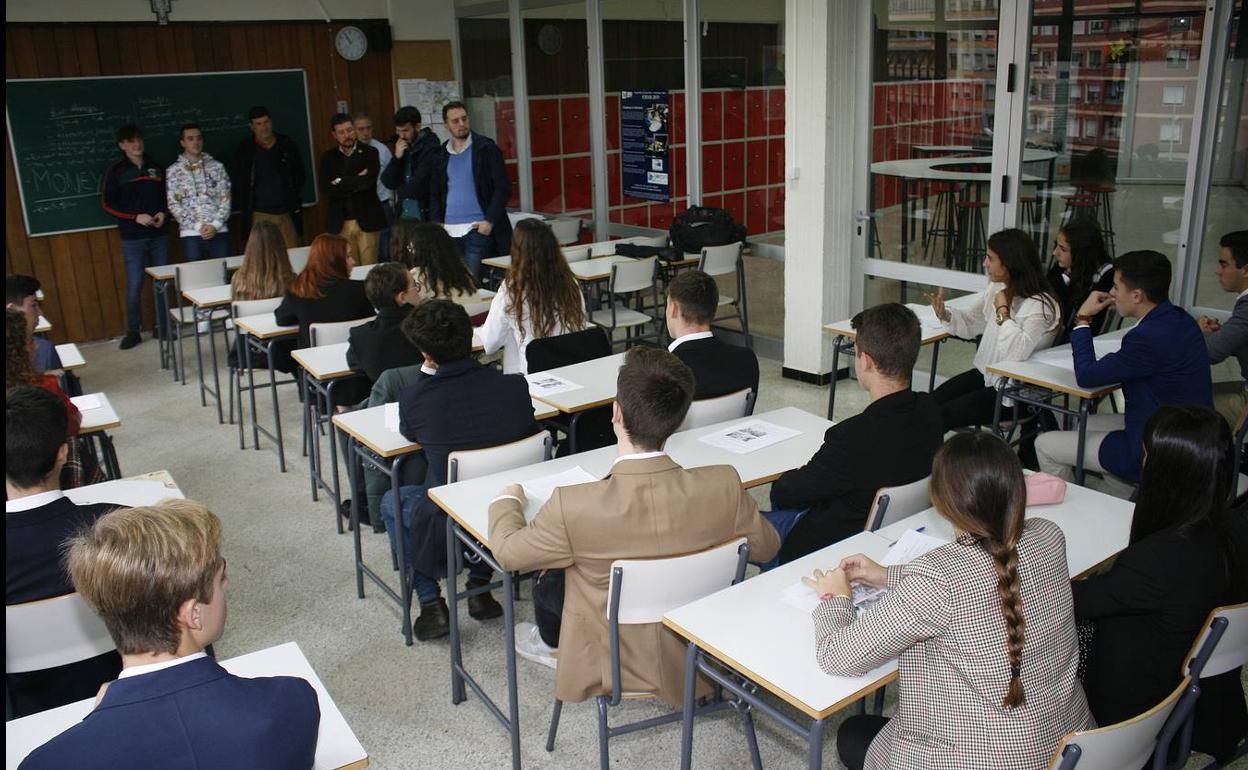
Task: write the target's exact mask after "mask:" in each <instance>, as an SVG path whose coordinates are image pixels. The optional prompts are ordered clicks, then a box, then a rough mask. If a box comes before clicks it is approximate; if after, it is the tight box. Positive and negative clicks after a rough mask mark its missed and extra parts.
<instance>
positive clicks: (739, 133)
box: [724, 91, 745, 139]
mask: <svg viewBox="0 0 1248 770" xmlns="http://www.w3.org/2000/svg"><path fill="white" fill-rule="evenodd" d="M724 138H725V139H744V138H745V92H744V91H725V92H724Z"/></svg>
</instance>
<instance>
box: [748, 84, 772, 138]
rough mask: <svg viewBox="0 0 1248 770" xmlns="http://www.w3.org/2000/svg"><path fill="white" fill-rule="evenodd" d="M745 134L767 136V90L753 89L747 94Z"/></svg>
mask: <svg viewBox="0 0 1248 770" xmlns="http://www.w3.org/2000/svg"><path fill="white" fill-rule="evenodd" d="M745 133H746V135H747V136H766V135H767V89H765V88H752V89H750V90H748V91H746V92H745Z"/></svg>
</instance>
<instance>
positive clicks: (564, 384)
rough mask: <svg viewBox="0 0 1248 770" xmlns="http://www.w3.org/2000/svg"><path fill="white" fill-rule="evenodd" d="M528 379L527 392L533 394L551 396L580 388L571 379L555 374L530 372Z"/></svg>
mask: <svg viewBox="0 0 1248 770" xmlns="http://www.w3.org/2000/svg"><path fill="white" fill-rule="evenodd" d="M527 379H528V381H529V393H530V394H531V395H534V396H553V395H555V394H556V393H567V392H568V391H569V390H576V389H577V388H580V387H581V386H580V385H577V384H576V383H575V382H572V381H571V380H565V379H564V378H562V377H560V376H558V375H556V374H530V375H528V377H527Z"/></svg>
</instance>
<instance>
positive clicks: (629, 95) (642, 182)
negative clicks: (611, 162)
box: [620, 89, 672, 202]
mask: <svg viewBox="0 0 1248 770" xmlns="http://www.w3.org/2000/svg"><path fill="white" fill-rule="evenodd" d="M670 118H671V102H670V101H669V99H668V94H667V90H666V89H654V90H648V91H622V92H621V93H620V145H621V150H622V153H621V155H622V157H621V170H622V172H623V174H622V177H623V179H622V181H623V183H624V194H625V195H631V196H632V197H634V198H641V199H643V200H648V201H664V202H667V201H669V200H671V198H672V186H671V168H670V167H669V165H668V164H669V163H670V162H671V161H670V160H669V159H668V145H669V142H670V139H671V134H670V133H668V126H669V123H670Z"/></svg>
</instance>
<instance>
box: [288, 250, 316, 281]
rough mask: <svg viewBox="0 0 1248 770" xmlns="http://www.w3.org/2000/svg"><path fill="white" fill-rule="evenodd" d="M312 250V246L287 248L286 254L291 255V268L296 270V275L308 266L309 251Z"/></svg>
mask: <svg viewBox="0 0 1248 770" xmlns="http://www.w3.org/2000/svg"><path fill="white" fill-rule="evenodd" d="M311 251H312V247H311V246H296V247H295V248H293V249H286V254H287V256H289V257H290V269H291V270H294V271H295V275H298V274H299V273H302V272H303V269H304V268H305V267H307V266H308V253H309V252H311Z"/></svg>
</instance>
